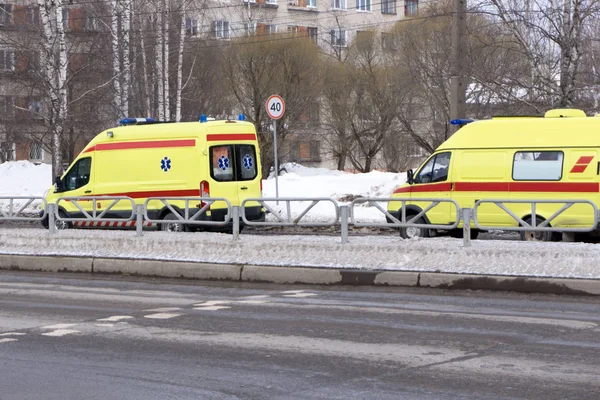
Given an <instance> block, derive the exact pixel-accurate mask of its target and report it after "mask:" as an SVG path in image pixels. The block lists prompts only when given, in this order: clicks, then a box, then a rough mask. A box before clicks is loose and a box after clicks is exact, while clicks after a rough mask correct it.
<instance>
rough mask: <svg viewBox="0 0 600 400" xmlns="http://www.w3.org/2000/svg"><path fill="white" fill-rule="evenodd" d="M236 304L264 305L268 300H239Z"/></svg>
mask: <svg viewBox="0 0 600 400" xmlns="http://www.w3.org/2000/svg"><path fill="white" fill-rule="evenodd" d="M236 303H237V304H266V303H269V301H268V300H240V301H236Z"/></svg>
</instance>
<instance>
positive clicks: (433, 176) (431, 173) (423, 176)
mask: <svg viewBox="0 0 600 400" xmlns="http://www.w3.org/2000/svg"><path fill="white" fill-rule="evenodd" d="M449 167H450V153H449V152H448V153H440V154H436V155H435V156H434V157H431V158H430V159H429V161H427V163H426V164H425V165H424V166H423V168H421V170H420V171H419V173H418V174H417V177H416V178H415V183H431V182H444V181H445V180H447V179H448V169H449Z"/></svg>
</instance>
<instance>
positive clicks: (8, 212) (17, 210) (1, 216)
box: [0, 196, 47, 221]
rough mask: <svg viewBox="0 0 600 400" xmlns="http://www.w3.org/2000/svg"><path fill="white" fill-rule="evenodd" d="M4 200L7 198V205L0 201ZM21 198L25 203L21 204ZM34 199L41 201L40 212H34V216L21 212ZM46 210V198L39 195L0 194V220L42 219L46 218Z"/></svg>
mask: <svg viewBox="0 0 600 400" xmlns="http://www.w3.org/2000/svg"><path fill="white" fill-rule="evenodd" d="M6 200H8V206H7V207H3V204H2V203H4V201H6ZM15 200H16V203H15ZM21 200H22V201H25V203H23V204H21ZM36 200H39V201H40V202H41V203H42V213H39V212H36V213H35V216H33V215H26V214H23V212H24V211H25V210H26V209H27V207H29V206H30V205H31V204H32V203H33V202H34V201H36ZM3 209H4V211H3ZM46 210H47V207H46V199H44V198H43V197H41V196H0V221H2V220H4V221H42V220H43V219H44V218H46V213H47V211H46Z"/></svg>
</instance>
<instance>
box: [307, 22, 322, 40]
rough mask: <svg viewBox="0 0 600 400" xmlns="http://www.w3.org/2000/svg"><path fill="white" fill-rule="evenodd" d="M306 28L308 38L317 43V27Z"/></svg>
mask: <svg viewBox="0 0 600 400" xmlns="http://www.w3.org/2000/svg"><path fill="white" fill-rule="evenodd" d="M306 30H307V33H308V37H309V38H310V40H312V41H313V42H315V43H317V41H318V39H319V33H318V30H317V28H314V27H311V26H309V27H308V28H306Z"/></svg>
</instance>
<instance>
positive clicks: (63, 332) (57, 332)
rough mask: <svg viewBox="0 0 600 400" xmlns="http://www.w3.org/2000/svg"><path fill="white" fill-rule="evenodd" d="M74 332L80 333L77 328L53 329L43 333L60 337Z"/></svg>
mask: <svg viewBox="0 0 600 400" xmlns="http://www.w3.org/2000/svg"><path fill="white" fill-rule="evenodd" d="M72 333H79V331H76V330H73V329H57V330H55V331H52V332H46V333H42V335H44V336H54V337H60V336H65V335H70V334H72Z"/></svg>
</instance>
